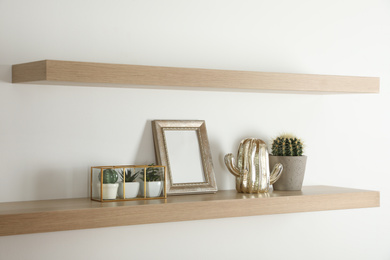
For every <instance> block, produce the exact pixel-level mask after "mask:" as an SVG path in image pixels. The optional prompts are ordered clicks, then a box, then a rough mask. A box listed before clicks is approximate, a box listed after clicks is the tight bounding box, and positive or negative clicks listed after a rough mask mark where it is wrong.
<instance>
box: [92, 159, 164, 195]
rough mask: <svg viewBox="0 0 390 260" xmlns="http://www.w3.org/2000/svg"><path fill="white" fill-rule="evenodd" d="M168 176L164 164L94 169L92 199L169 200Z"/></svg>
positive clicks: (99, 167) (96, 167) (97, 167)
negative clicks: (167, 189)
mask: <svg viewBox="0 0 390 260" xmlns="http://www.w3.org/2000/svg"><path fill="white" fill-rule="evenodd" d="M166 176H167V175H166V167H165V166H161V165H121V166H95V167H91V200H94V201H100V202H107V201H110V202H112V201H128V200H149V199H166V198H167V192H166V183H167V181H166V178H167V177H166Z"/></svg>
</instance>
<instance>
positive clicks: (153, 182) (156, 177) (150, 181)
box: [139, 163, 164, 198]
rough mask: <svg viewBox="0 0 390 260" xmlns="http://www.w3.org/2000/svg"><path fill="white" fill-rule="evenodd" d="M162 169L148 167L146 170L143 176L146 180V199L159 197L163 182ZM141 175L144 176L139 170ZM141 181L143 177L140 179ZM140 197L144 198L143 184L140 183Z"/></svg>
mask: <svg viewBox="0 0 390 260" xmlns="http://www.w3.org/2000/svg"><path fill="white" fill-rule="evenodd" d="M148 166H154V164H153V163H152V164H149V165H148ZM161 171H162V168H160V167H148V168H146V174H145V179H146V184H145V185H146V197H147V198H152V197H160V196H161V192H162V188H163V186H164V181H163V177H162V176H163V175H162V172H161ZM139 173H141V176H143V175H144V169H141V170H140V171H139ZM141 178H142V180H143V178H144V177H141ZM140 191H141V195H142V196H144V183H143V182H142V183H141V188H140Z"/></svg>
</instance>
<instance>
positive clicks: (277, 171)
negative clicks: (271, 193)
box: [270, 163, 283, 185]
mask: <svg viewBox="0 0 390 260" xmlns="http://www.w3.org/2000/svg"><path fill="white" fill-rule="evenodd" d="M282 171H283V165H282V164H281V163H277V164H275V166H274V168H273V170H272V172H271V175H270V185H272V184H274V183H275V182H276V181H277V180H279V178H280V176H282Z"/></svg>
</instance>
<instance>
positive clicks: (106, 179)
mask: <svg viewBox="0 0 390 260" xmlns="http://www.w3.org/2000/svg"><path fill="white" fill-rule="evenodd" d="M98 178H99V181H100V180H101V175H100V173H99V177H98ZM117 180H118V173H117V172H116V171H115V170H114V169H105V170H104V171H103V183H115V182H116V181H117Z"/></svg>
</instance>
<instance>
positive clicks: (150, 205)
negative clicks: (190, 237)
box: [0, 186, 379, 236]
mask: <svg viewBox="0 0 390 260" xmlns="http://www.w3.org/2000/svg"><path fill="white" fill-rule="evenodd" d="M368 207H379V192H377V191H368V190H358V189H349V188H339V187H331V186H307V187H304V188H303V189H302V191H271V192H269V193H265V194H242V193H237V192H236V191H235V190H234V191H233V190H230V191H218V192H217V193H216V194H202V195H186V196H171V197H168V198H167V199H166V200H164V199H162V200H147V201H124V202H103V203H101V202H96V201H91V200H90V199H89V198H82V199H63V200H45V201H30V202H6V203H0V236H8V235H18V234H29V233H39V232H51V231H63V230H76V229H87V228H100V227H113V226H125V225H138V224H149V223H163V222H174V221H186V220H200V219H215V218H228V217H241V216H255V215H268V214H280V213H293V212H308V211H322V210H335V209H353V208H368Z"/></svg>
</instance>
